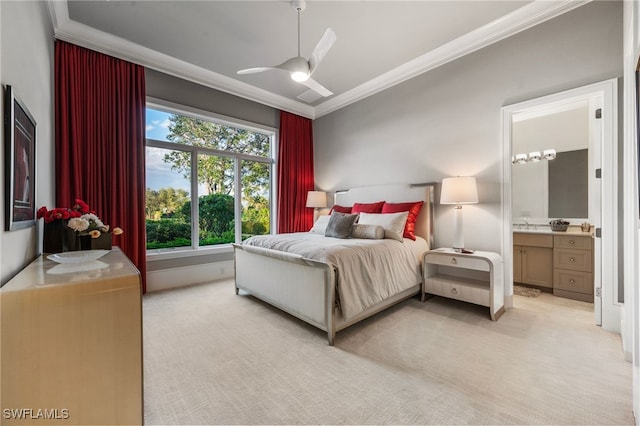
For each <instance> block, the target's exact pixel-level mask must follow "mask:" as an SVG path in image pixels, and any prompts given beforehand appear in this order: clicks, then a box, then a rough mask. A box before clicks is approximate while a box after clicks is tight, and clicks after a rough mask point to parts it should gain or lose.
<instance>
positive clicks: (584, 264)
mask: <svg viewBox="0 0 640 426" xmlns="http://www.w3.org/2000/svg"><path fill="white" fill-rule="evenodd" d="M553 267H554V268H555V269H558V268H559V269H570V270H572V271H583V272H593V253H592V252H591V251H590V250H571V249H554V250H553Z"/></svg>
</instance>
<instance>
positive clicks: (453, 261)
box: [451, 257, 458, 265]
mask: <svg viewBox="0 0 640 426" xmlns="http://www.w3.org/2000/svg"><path fill="white" fill-rule="evenodd" d="M451 263H453V264H454V265H455V264H457V263H458V260H457V259H456V258H455V257H454V258H452V259H451Z"/></svg>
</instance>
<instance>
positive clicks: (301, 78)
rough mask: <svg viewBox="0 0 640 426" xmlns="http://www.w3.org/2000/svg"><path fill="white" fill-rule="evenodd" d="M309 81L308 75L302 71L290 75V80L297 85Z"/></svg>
mask: <svg viewBox="0 0 640 426" xmlns="http://www.w3.org/2000/svg"><path fill="white" fill-rule="evenodd" d="M308 79H309V73H307V72H304V71H294V72H292V73H291V80H293V81H297V82H298V83H302V82H303V81H307V80H308Z"/></svg>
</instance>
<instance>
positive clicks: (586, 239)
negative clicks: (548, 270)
mask: <svg viewBox="0 0 640 426" xmlns="http://www.w3.org/2000/svg"><path fill="white" fill-rule="evenodd" d="M553 294H554V295H556V296H561V297H568V298H570V299H577V300H582V301H585V302H593V238H591V237H590V236H577V235H556V236H554V237H553Z"/></svg>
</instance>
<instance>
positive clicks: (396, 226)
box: [358, 212, 409, 242]
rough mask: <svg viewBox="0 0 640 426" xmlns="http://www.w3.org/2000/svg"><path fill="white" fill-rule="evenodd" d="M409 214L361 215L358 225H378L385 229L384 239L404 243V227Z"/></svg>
mask: <svg viewBox="0 0 640 426" xmlns="http://www.w3.org/2000/svg"><path fill="white" fill-rule="evenodd" d="M408 216H409V212H400V213H364V212H363V213H360V219H358V224H360V225H378V226H382V227H383V228H384V237H385V238H392V239H394V240H398V241H400V242H402V234H404V225H405V223H407V217H408Z"/></svg>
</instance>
